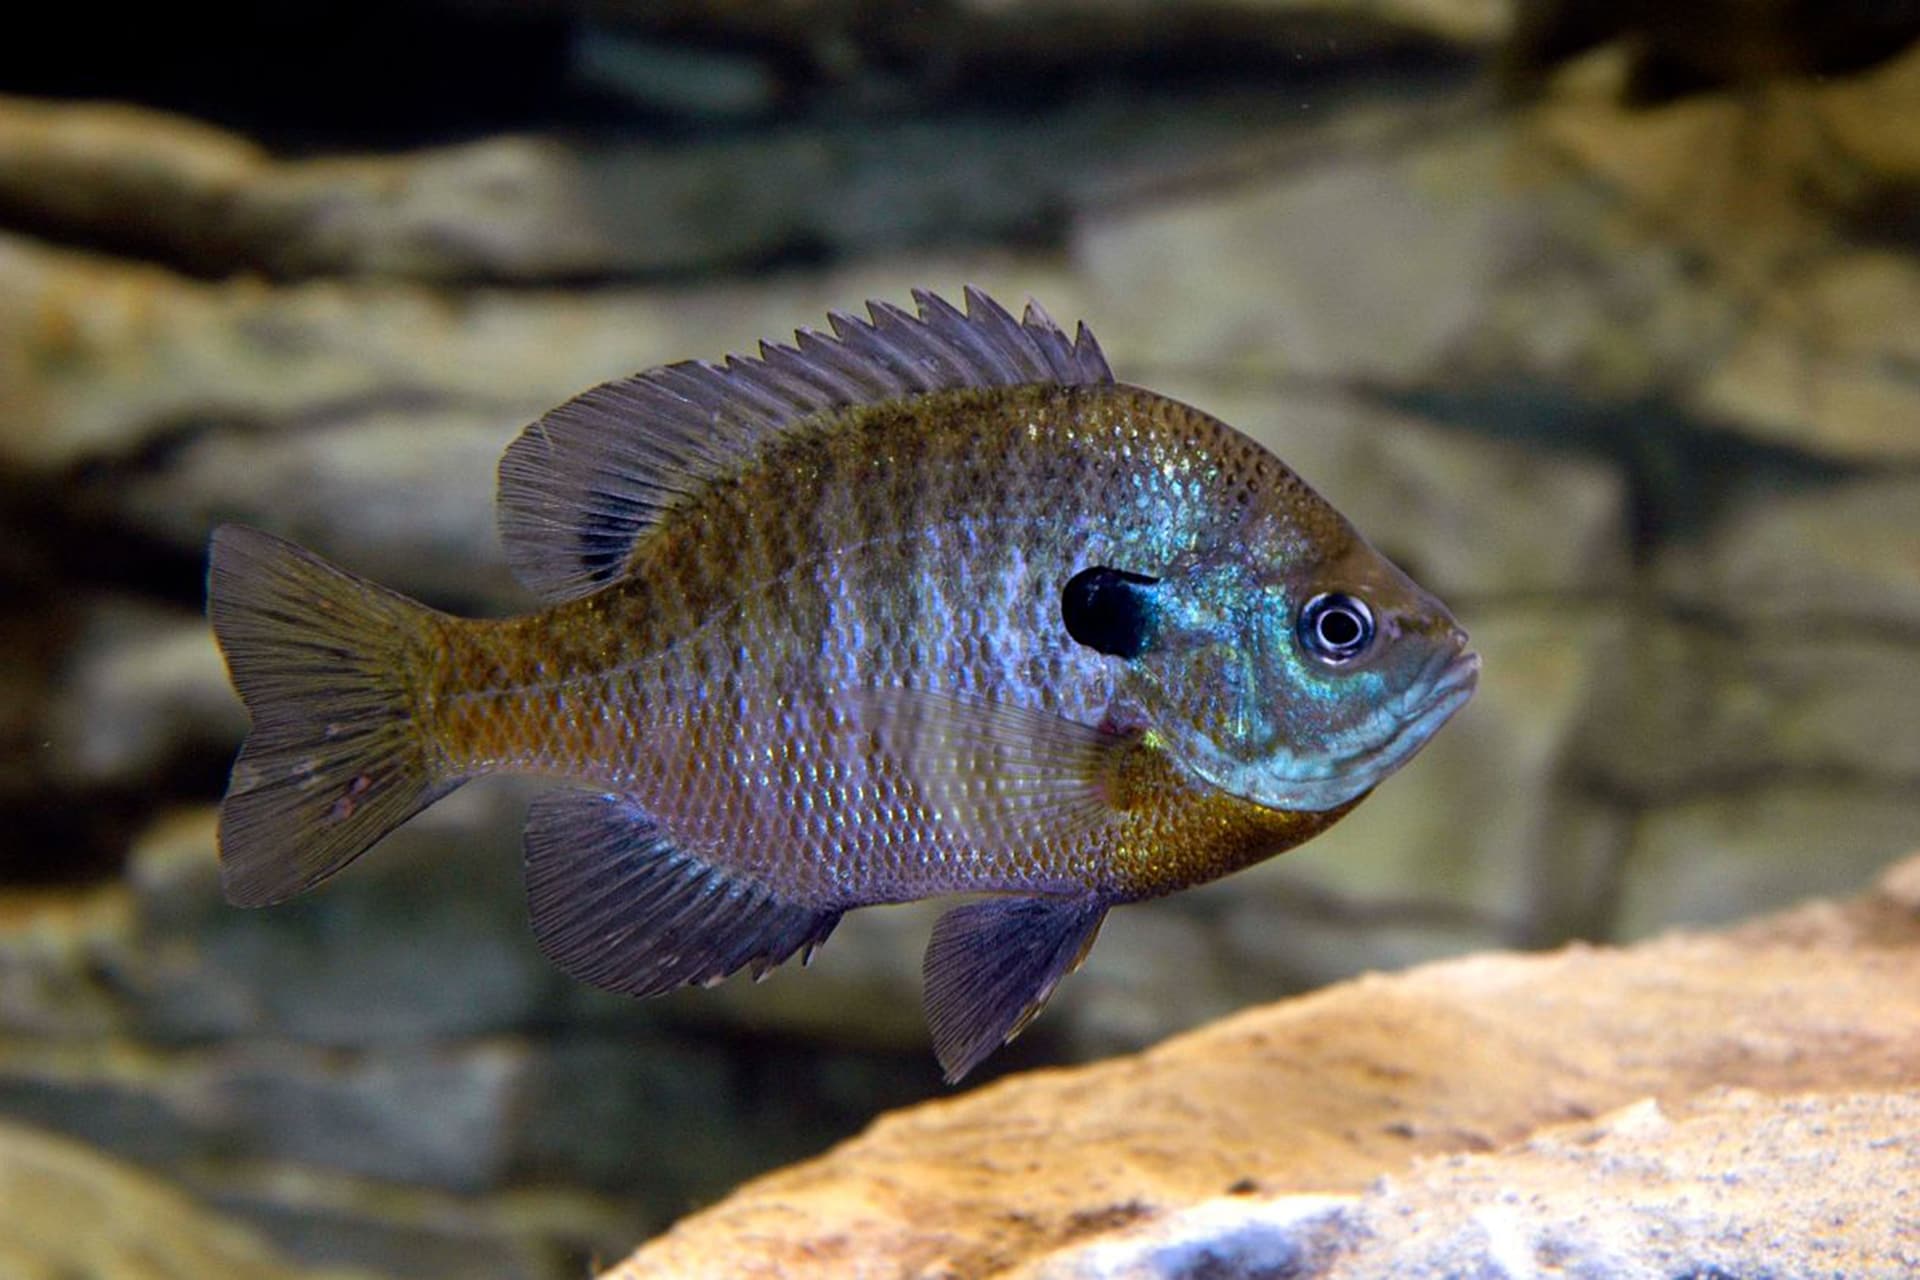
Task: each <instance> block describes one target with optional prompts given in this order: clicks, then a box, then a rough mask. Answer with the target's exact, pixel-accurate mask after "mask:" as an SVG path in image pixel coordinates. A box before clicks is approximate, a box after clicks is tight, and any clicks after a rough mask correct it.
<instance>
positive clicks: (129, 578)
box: [0, 469, 207, 612]
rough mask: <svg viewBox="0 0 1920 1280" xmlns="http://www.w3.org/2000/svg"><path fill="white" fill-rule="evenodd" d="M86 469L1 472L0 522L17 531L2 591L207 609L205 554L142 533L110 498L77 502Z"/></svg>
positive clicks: (30, 598)
mask: <svg viewBox="0 0 1920 1280" xmlns="http://www.w3.org/2000/svg"><path fill="white" fill-rule="evenodd" d="M86 470H87V469H83V470H82V473H81V474H78V475H76V476H74V477H72V478H71V479H70V480H67V481H48V480H41V481H33V480H27V479H25V478H22V477H19V476H4V475H0V527H5V528H8V529H11V530H13V531H14V532H13V536H12V537H11V538H10V539H9V540H8V545H7V549H6V552H5V556H4V559H0V595H4V596H7V597H11V598H12V599H14V600H16V601H19V602H20V603H21V605H22V606H23V607H26V608H40V607H44V605H45V604H46V603H48V602H51V601H54V600H58V599H60V598H61V597H63V596H66V597H72V598H77V597H78V595H79V594H80V593H83V592H88V591H95V590H100V589H105V590H109V591H117V592H122V593H125V594H128V595H134V596H140V597H144V598H146V599H149V600H153V601H156V602H159V603H164V604H172V605H178V606H180V607H182V608H186V609H191V610H194V611H196V612H197V611H199V610H200V609H201V608H203V607H204V604H205V600H206V579H207V569H206V554H205V552H204V551H202V550H199V549H194V550H191V551H189V550H184V549H182V548H180V547H178V546H175V545H173V544H171V543H167V542H163V541H160V540H158V539H156V538H153V537H152V536H150V535H148V534H146V533H143V532H141V531H140V530H138V529H137V528H135V527H133V526H132V525H131V524H130V522H129V521H128V520H127V519H126V518H125V517H124V516H123V515H120V514H118V513H117V512H116V511H115V510H114V508H113V504H111V503H109V502H88V501H84V500H80V501H76V498H75V495H76V492H78V491H80V490H83V489H84V487H85V485H86V483H87V481H86V474H85V473H86Z"/></svg>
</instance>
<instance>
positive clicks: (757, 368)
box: [497, 288, 1113, 600]
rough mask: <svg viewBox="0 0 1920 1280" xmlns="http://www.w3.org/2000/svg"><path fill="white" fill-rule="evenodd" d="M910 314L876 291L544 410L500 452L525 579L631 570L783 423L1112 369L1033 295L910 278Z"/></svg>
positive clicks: (508, 522) (596, 581) (1100, 375)
mask: <svg viewBox="0 0 1920 1280" xmlns="http://www.w3.org/2000/svg"><path fill="white" fill-rule="evenodd" d="M914 300H915V301H916V302H917V303H918V304H919V308H920V313H919V315H917V316H915V315H912V314H910V313H908V312H906V311H904V310H902V309H901V308H899V307H896V306H893V305H891V304H889V303H884V302H869V303H868V304H867V312H868V314H869V315H870V316H871V317H872V319H871V320H862V319H859V318H858V317H855V316H851V315H847V314H845V313H844V312H834V313H832V314H831V315H829V317H828V322H829V324H830V325H831V326H832V328H833V333H832V335H831V336H828V335H825V334H820V333H815V332H813V331H812V330H807V329H803V330H801V331H800V332H799V333H797V334H796V335H795V339H794V342H795V345H793V346H782V345H777V344H771V343H762V344H761V345H760V355H759V358H758V359H754V358H752V357H743V356H728V357H727V360H726V363H725V364H724V365H712V364H708V363H705V362H704V361H686V362H683V363H680V364H672V365H666V366H664V367H662V368H658V369H652V370H649V371H647V372H645V373H641V374H636V375H635V376H633V377H631V378H623V379H620V380H618V381H615V382H608V383H604V384H602V385H601V386H598V387H595V388H593V389H592V390H590V391H587V392H584V393H582V394H581V395H579V396H576V397H575V398H574V399H572V400H570V401H568V402H567V403H566V404H563V405H561V406H560V407H559V408H557V409H555V410H553V411H552V412H551V413H548V414H547V415H546V416H545V417H543V418H541V419H540V420H539V421H537V422H535V423H534V424H533V425H531V426H529V427H528V428H527V429H526V430H525V431H524V432H522V433H521V435H520V438H519V439H517V440H515V441H514V442H513V444H512V445H511V446H510V447H509V448H508V449H507V451H506V454H505V455H504V456H503V457H502V458H501V459H500V485H499V496H498V502H497V505H498V508H499V511H500V538H501V543H502V545H503V546H504V547H505V548H506V553H507V559H508V561H509V562H510V563H511V564H512V565H513V568H514V571H515V572H516V573H517V574H518V575H519V576H520V580H521V581H522V582H523V583H525V584H526V585H527V586H528V587H529V588H531V589H532V590H534V591H536V592H538V593H539V594H540V595H542V596H543V597H545V598H547V599H549V600H567V599H571V598H573V597H575V596H581V595H585V594H587V593H588V592H590V591H593V590H595V589H596V588H598V587H601V586H604V585H605V584H606V583H608V582H612V581H615V580H617V579H619V578H620V577H622V576H623V575H624V574H625V572H626V568H627V565H628V563H629V561H630V560H631V559H632V556H633V548H634V545H635V544H636V543H637V542H638V541H639V539H640V536H641V534H643V533H644V532H645V531H646V530H647V529H648V528H649V527H650V526H651V525H652V524H653V523H654V522H655V521H656V520H657V519H658V518H659V516H660V514H661V513H662V512H663V511H665V510H667V509H668V508H669V507H671V506H672V505H673V504H674V503H675V502H677V501H679V500H680V499H681V498H683V497H684V496H686V495H688V494H692V493H695V492H698V491H699V490H700V489H701V488H703V487H704V486H705V485H706V484H708V483H710V482H711V481H713V480H714V479H716V478H718V477H720V476H723V475H726V474H728V473H729V472H731V471H733V470H734V469H736V468H737V467H739V466H740V465H741V463H742V462H743V460H744V459H746V458H748V457H750V456H751V455H752V454H753V453H754V452H755V451H757V450H758V448H759V447H760V445H761V444H762V443H763V442H764V441H765V439H766V438H767V437H768V436H769V435H770V434H773V433H776V432H780V431H783V430H786V429H788V428H790V427H792V426H793V425H794V424H796V423H800V422H804V421H807V420H808V419H810V418H812V417H813V416H814V415H816V414H819V413H821V412H823V411H826V410H830V409H835V408H841V407H845V406H848V405H859V404H875V403H880V402H883V401H887V400H896V399H900V398H903V397H906V396H913V395H919V394H923V393H926V392H932V391H951V390H957V389H960V388H966V387H1005V386H1018V385H1020V384H1023V383H1030V382H1053V383H1059V384H1062V385H1076V384H1088V383H1099V382H1112V381H1113V372H1112V370H1110V369H1109V368H1108V367H1107V361H1106V357H1105V356H1104V355H1102V354H1101V351H1100V345H1099V344H1098V343H1097V342H1095V341H1094V338H1093V335H1092V334H1091V333H1089V332H1087V329H1086V326H1085V325H1082V326H1080V328H1079V330H1078V332H1077V333H1076V334H1075V335H1074V336H1073V337H1072V338H1071V339H1070V338H1068V337H1067V335H1066V334H1065V333H1064V332H1062V331H1061V329H1060V326H1058V325H1057V324H1055V323H1054V322H1053V320H1052V318H1051V317H1049V316H1048V315H1047V313H1046V312H1045V311H1043V310H1041V309H1040V307H1039V305H1038V304H1036V303H1029V304H1028V305H1027V310H1026V313H1025V315H1024V316H1023V317H1022V318H1021V319H1019V320H1015V319H1014V318H1013V316H1011V315H1010V314H1008V313H1007V311H1006V310H1005V309H1003V308H1002V307H1001V306H1000V304H998V303H997V302H995V301H993V299H991V298H989V297H987V296H986V295H985V294H984V293H981V292H980V291H979V290H977V289H971V288H970V289H968V290H967V291H966V301H967V310H966V312H965V313H964V314H963V313H962V312H961V311H960V310H959V309H957V308H956V307H954V306H952V305H951V304H949V303H948V302H946V301H944V300H943V299H941V298H939V297H937V296H935V295H934V294H931V293H927V292H925V291H923V290H918V291H915V293H914Z"/></svg>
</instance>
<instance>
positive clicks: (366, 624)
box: [207, 524, 462, 907]
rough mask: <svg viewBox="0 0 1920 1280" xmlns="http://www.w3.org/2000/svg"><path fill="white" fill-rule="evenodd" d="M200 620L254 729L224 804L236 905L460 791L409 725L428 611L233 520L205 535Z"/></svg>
mask: <svg viewBox="0 0 1920 1280" xmlns="http://www.w3.org/2000/svg"><path fill="white" fill-rule="evenodd" d="M208 565H209V568H208V573H207V615H208V617H209V619H210V620H211V621H212V623H213V632H214V636H215V638H216V639H217V640H218V641H219V642H220V649H221V652H222V653H223V654H225V656H226V660H227V670H228V672H229V673H230V674H231V675H232V677H233V685H234V688H236V689H238V690H239V691H240V699H241V701H242V702H244V703H245V704H246V707H247V714H248V715H249V716H250V717H251V718H252V722H253V726H252V729H251V731H250V732H249V733H248V734H247V740H246V743H245V744H244V745H243V746H242V747H241V749H240V756H239V758H238V759H237V760H235V761H234V765H233V776H232V779H231V781H230V782H229V783H228V784H227V794H226V798H225V799H224V800H223V801H222V802H221V805H220V880H221V885H222V887H223V888H224V890H225V892H226V895H227V899H228V901H230V902H233V903H235V904H236V905H239V906H246V907H257V906H263V905H265V904H267V903H272V902H279V901H281V900H282V899H285V898H290V897H292V896H294V895H295V894H297V893H300V892H302V891H303V890H306V889H309V888H312V887H313V886H314V885H316V884H318V883H319V882H320V881H322V880H324V879H326V878H327V877H328V876H330V875H332V874H333V873H334V872H336V871H338V870H340V868H342V867H344V866H346V865H347V863H349V862H351V861H353V859H355V858H356V857H358V856H359V855H360V854H361V853H362V852H364V851H365V850H366V849H367V847H368V846H369V845H371V844H373V843H374V842H375V841H376V840H378V839H380V837H382V836H384V835H386V834H387V832H389V831H391V830H393V829H394V828H395V827H397V826H399V825H400V824H401V823H402V822H405V821H406V820H407V819H408V818H410V817H412V816H413V815H414V814H416V813H418V812H419V811H420V810H422V809H424V808H426V807H427V806H428V805H429V804H432V803H433V802H434V801H435V800H437V799H439V798H440V797H441V796H443V795H445V794H446V793H447V792H449V791H451V790H453V789H454V788H455V787H457V786H459V785H460V782H461V781H462V780H461V779H457V778H456V779H443V778H440V777H437V776H436V775H435V773H434V771H433V769H432V767H431V762H430V761H429V760H428V758H427V756H426V753H425V751H424V750H423V748H422V746H421V743H420V740H419V736H418V734H417V733H416V732H415V729H414V725H413V722H412V719H411V706H412V702H411V693H410V691H409V688H408V684H407V680H408V673H407V652H408V646H409V645H410V644H411V643H413V642H414V641H415V640H416V639H417V637H418V636H419V632H420V628H421V625H422V623H423V621H424V620H425V619H426V618H427V617H428V616H429V611H428V610H427V608H426V607H425V606H424V605H420V604H416V603H414V602H413V601H411V600H408V599H407V598H406V597H404V596H401V595H398V594H396V593H394V592H391V591H388V590H386V589H385V588H383V587H378V586H375V585H374V584H373V583H371V582H366V581H363V580H362V579H359V578H356V577H353V576H352V575H351V574H347V573H344V572H342V571H341V570H339V569H336V568H334V567H333V566H332V565H330V564H328V563H326V562H325V561H324V560H322V559H320V557H318V556H316V555H314V554H313V553H311V552H309V551H305V550H302V549H301V548H299V547H296V546H294V545H293V544H292V543H290V542H285V541H282V540H281V539H279V538H276V537H274V536H273V535H272V534H268V533H262V532H261V531H260V530H258V529H249V528H246V527H244V526H241V525H231V524H230V525H223V526H221V527H220V528H219V529H217V530H215V531H214V535H213V542H212V544H211V546H210V547H209V550H208Z"/></svg>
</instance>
